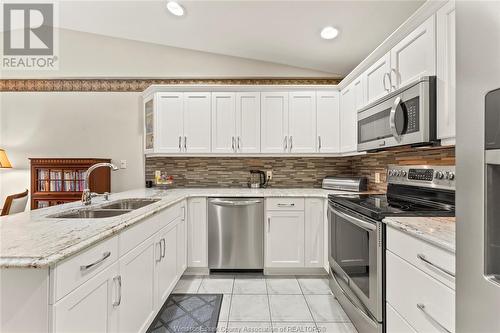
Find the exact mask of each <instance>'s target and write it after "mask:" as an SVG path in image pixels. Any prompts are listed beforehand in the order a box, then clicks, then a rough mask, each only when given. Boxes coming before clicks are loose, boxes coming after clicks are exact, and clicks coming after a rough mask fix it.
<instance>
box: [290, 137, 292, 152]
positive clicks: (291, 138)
mask: <svg viewBox="0 0 500 333" xmlns="http://www.w3.org/2000/svg"><path fill="white" fill-rule="evenodd" d="M292 138H293V137H292V136H291V135H290V151H292V148H293V141H292Z"/></svg>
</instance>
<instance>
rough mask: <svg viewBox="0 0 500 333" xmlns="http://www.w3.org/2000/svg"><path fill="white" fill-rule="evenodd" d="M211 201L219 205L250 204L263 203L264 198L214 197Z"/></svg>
mask: <svg viewBox="0 0 500 333" xmlns="http://www.w3.org/2000/svg"><path fill="white" fill-rule="evenodd" d="M210 203H212V204H214V205H217V206H250V205H256V204H259V203H262V200H222V199H214V200H212V201H210Z"/></svg>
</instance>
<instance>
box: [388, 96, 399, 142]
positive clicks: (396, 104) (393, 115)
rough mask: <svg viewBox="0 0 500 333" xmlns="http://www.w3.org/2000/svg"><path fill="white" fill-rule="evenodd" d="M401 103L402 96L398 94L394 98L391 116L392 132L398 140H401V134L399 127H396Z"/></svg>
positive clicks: (390, 125)
mask: <svg viewBox="0 0 500 333" xmlns="http://www.w3.org/2000/svg"><path fill="white" fill-rule="evenodd" d="M400 103H401V97H400V96H398V97H396V99H395V100H394V104H393V105H392V108H391V114H390V116H389V128H390V129H391V134H392V136H393V137H394V138H395V139H396V141H398V142H399V141H401V134H400V133H398V129H397V128H396V112H397V111H398V107H399V104H400Z"/></svg>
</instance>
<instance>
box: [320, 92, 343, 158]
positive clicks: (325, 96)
mask: <svg viewBox="0 0 500 333" xmlns="http://www.w3.org/2000/svg"><path fill="white" fill-rule="evenodd" d="M339 96H340V95H339V92H338V91H318V93H317V94H316V99H317V106H316V129H317V131H318V152H319V153H338V152H340V103H339V99H340V97H339Z"/></svg>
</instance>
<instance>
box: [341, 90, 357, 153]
mask: <svg viewBox="0 0 500 333" xmlns="http://www.w3.org/2000/svg"><path fill="white" fill-rule="evenodd" d="M357 122H358V114H357V111H356V90H355V89H354V84H352V83H351V84H350V85H349V86H347V87H346V88H344V89H343V90H342V91H341V92H340V151H341V152H342V153H349V152H355V151H357V149H358V134H357V133H358V124H357Z"/></svg>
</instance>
